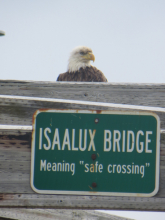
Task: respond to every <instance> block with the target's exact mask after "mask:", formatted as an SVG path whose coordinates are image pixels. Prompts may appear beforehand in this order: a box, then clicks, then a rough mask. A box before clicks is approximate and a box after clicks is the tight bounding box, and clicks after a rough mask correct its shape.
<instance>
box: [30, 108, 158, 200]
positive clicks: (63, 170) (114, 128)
mask: <svg viewBox="0 0 165 220" xmlns="http://www.w3.org/2000/svg"><path fill="white" fill-rule="evenodd" d="M159 127H160V122H159V117H158V116H157V115H156V114H154V113H144V112H129V111H125V112H121V111H120V112H119V111H118V112H116V111H88V110H84V111H83V110H38V111H36V112H35V114H34V116H33V132H32V158H31V187H32V189H33V190H34V191H35V192H37V193H46V194H77V195H106V196H144V197H149V196H153V195H155V194H156V193H157V191H158V188H159V160H160V159H159V153H160V146H159V142H160V140H159V139H160V132H159Z"/></svg>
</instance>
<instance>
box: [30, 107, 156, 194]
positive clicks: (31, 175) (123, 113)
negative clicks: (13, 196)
mask: <svg viewBox="0 0 165 220" xmlns="http://www.w3.org/2000/svg"><path fill="white" fill-rule="evenodd" d="M41 112H51V113H52V112H59V113H83V114H98V112H99V114H111V115H112V114H116V115H117V114H118V115H126V114H127V115H149V116H153V117H155V118H156V120H157V134H156V137H157V140H156V169H155V172H156V175H155V189H154V190H153V192H151V193H119V192H97V191H64V190H38V189H37V188H35V186H34V184H33V183H34V158H35V151H34V150H35V147H34V145H35V130H36V123H35V122H36V117H37V115H38V114H39V113H41ZM31 148H32V151H31V173H30V185H31V188H32V189H33V191H34V192H36V193H39V194H62V195H64V194H67V195H96V196H131V197H133V196H134V197H152V196H154V195H156V194H157V192H158V190H159V168H160V119H159V116H158V115H157V114H156V113H154V112H148V111H145V112H143V111H125V110H124V111H123V110H122V111H114V110H112V111H111V110H82V109H77V110H75V109H39V110H37V111H35V112H34V114H33V120H32V139H31Z"/></svg>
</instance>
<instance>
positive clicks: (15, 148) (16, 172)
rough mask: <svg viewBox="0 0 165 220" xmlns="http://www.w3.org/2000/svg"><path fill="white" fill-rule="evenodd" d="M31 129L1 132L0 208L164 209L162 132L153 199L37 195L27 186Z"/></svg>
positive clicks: (164, 163)
mask: <svg viewBox="0 0 165 220" xmlns="http://www.w3.org/2000/svg"><path fill="white" fill-rule="evenodd" d="M30 138H31V131H25V130H23V131H20V130H19V131H15V130H1V131H0V140H1V144H0V175H1V178H0V207H22V208H23V207H28V208H30V207H33V208H83V209H92V208H95V209H96V208H97V209H123V210H126V209H131V210H164V209H165V208H164V207H165V205H164V204H165V184H164V183H165V134H164V133H163V134H161V151H160V187H159V192H158V194H157V195H155V196H154V197H152V198H141V197H107V196H105V197H103V196H69V195H67V196H65V195H40V194H36V193H35V192H33V191H32V189H31V187H30V160H31V143H30Z"/></svg>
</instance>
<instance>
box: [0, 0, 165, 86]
mask: <svg viewBox="0 0 165 220" xmlns="http://www.w3.org/2000/svg"><path fill="white" fill-rule="evenodd" d="M0 30H4V31H5V32H6V36H5V37H0V52H1V53H0V72H1V79H22V80H38V81H56V79H57V76H58V74H59V73H62V72H65V71H66V70H67V63H68V57H69V54H70V51H71V50H72V49H73V48H74V47H76V46H79V45H85V46H88V47H91V48H92V50H93V53H94V54H95V57H96V60H95V63H94V65H95V66H96V67H97V68H98V69H100V70H101V71H102V72H103V73H104V74H105V76H106V77H107V79H108V81H109V82H134V83H136V82H137V83H138V82H143V83H165V74H164V73H165V62H164V58H165V1H164V0H138V1H133V0H88V1H87V0H86V1H85V0H78V1H76V0H28V1H25V0H24V1H22V0H14V1H13V0H5V1H4V0H0Z"/></svg>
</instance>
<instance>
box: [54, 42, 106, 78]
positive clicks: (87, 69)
mask: <svg viewBox="0 0 165 220" xmlns="http://www.w3.org/2000/svg"><path fill="white" fill-rule="evenodd" d="M91 60H93V62H94V61H95V56H94V54H93V53H92V50H91V49H90V48H88V47H84V46H80V47H76V48H75V49H73V51H72V52H71V54H70V57H69V63H68V70H67V72H65V73H61V74H60V75H59V76H58V78H57V81H77V82H107V79H106V78H105V76H104V74H103V73H102V72H101V71H100V70H98V69H97V68H96V67H94V66H92V65H91V63H90V61H91Z"/></svg>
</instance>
